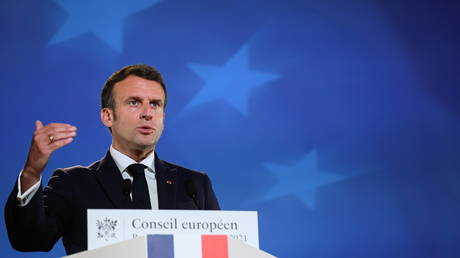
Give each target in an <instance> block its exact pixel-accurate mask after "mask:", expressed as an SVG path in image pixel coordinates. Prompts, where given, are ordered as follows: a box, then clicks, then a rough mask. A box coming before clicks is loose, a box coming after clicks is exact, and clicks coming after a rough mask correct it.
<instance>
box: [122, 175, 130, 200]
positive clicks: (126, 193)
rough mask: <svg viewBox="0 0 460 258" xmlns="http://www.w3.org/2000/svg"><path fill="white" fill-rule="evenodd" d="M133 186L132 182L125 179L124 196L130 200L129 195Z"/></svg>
mask: <svg viewBox="0 0 460 258" xmlns="http://www.w3.org/2000/svg"><path fill="white" fill-rule="evenodd" d="M131 185H132V182H131V180H129V179H123V185H122V189H123V195H126V196H128V198H130V196H129V195H130V194H131Z"/></svg>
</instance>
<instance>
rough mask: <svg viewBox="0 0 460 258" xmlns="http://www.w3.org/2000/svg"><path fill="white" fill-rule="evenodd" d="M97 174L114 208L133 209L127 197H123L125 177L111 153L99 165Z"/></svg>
mask: <svg viewBox="0 0 460 258" xmlns="http://www.w3.org/2000/svg"><path fill="white" fill-rule="evenodd" d="M95 174H96V177H97V179H98V181H99V183H100V184H101V186H102V189H103V190H104V192H105V194H106V195H107V197H108V198H109V199H110V201H111V202H112V203H113V205H114V208H116V209H129V208H130V207H131V202H130V201H129V199H128V198H127V196H125V195H123V191H122V184H123V177H122V176H121V173H120V171H119V170H118V167H117V165H116V164H115V162H114V161H113V158H112V156H111V155H110V153H109V152H107V154H106V155H105V157H104V158H103V159H102V160H101V162H100V163H99V166H98V167H97V168H96V171H95Z"/></svg>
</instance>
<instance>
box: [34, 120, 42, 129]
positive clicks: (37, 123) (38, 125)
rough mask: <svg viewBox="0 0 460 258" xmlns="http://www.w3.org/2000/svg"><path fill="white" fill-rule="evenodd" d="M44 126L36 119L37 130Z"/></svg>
mask: <svg viewBox="0 0 460 258" xmlns="http://www.w3.org/2000/svg"><path fill="white" fill-rule="evenodd" d="M42 127H43V124H42V122H41V121H40V120H37V121H35V131H36V130H39V129H40V128H42Z"/></svg>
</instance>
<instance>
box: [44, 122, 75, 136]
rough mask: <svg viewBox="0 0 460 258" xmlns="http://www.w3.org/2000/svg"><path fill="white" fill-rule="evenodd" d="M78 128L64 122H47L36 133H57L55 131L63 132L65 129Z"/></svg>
mask: <svg viewBox="0 0 460 258" xmlns="http://www.w3.org/2000/svg"><path fill="white" fill-rule="evenodd" d="M76 130H77V128H76V127H75V126H73V125H70V124H63V123H51V124H47V125H46V126H44V127H42V128H39V129H37V130H36V131H35V132H36V133H48V134H50V133H55V132H63V131H76Z"/></svg>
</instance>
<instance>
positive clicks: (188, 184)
mask: <svg viewBox="0 0 460 258" xmlns="http://www.w3.org/2000/svg"><path fill="white" fill-rule="evenodd" d="M185 191H186V192H187V195H188V196H189V197H190V198H192V199H193V203H195V206H196V208H197V209H198V210H201V208H200V206H198V201H197V199H196V187H195V183H193V181H192V180H187V181H185Z"/></svg>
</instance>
